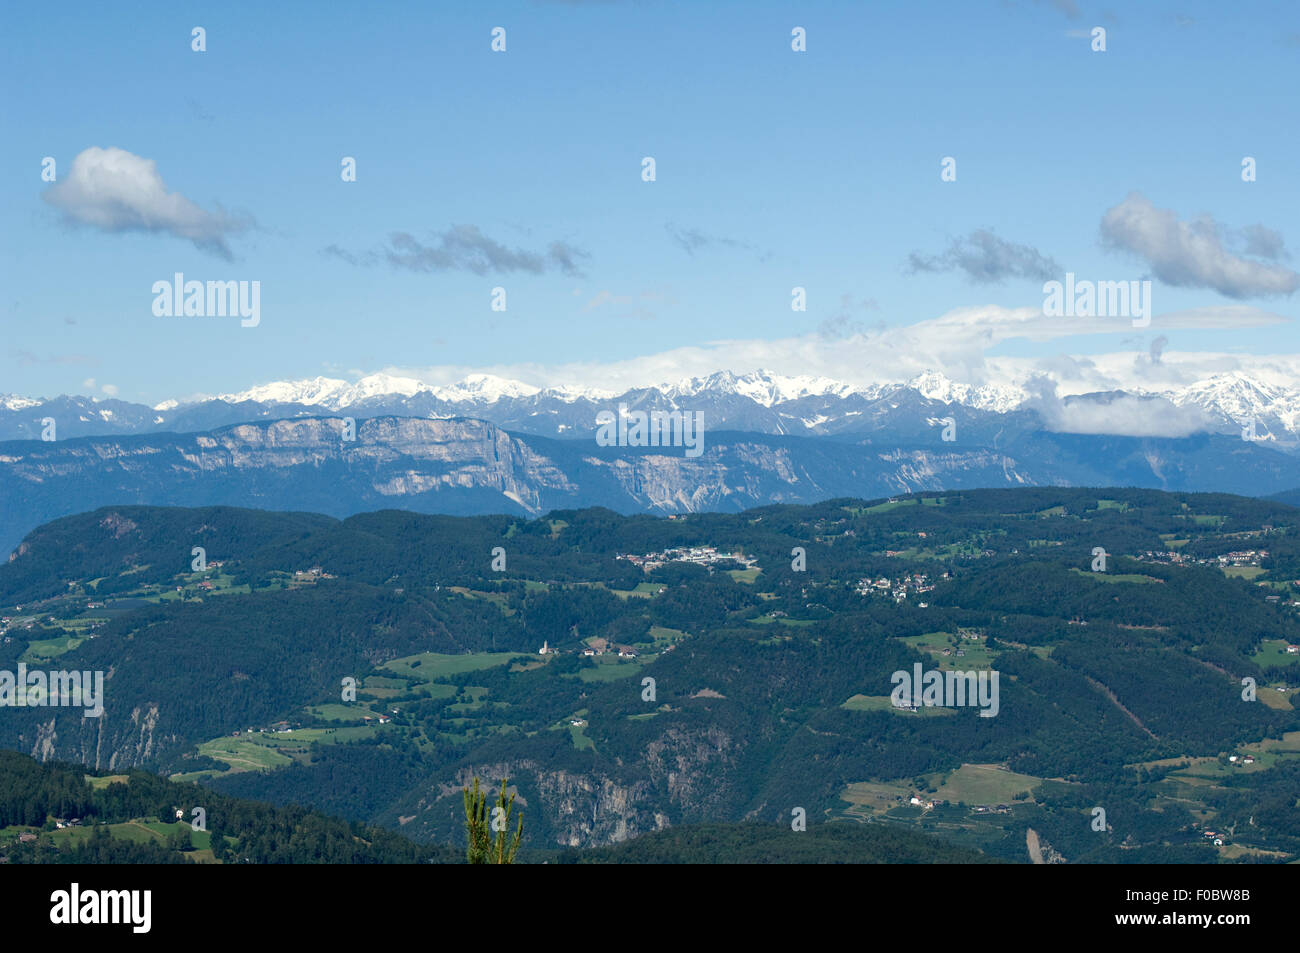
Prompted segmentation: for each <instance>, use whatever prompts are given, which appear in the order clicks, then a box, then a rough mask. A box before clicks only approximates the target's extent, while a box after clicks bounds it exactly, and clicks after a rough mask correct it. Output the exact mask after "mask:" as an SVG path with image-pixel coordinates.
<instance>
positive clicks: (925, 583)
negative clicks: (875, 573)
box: [854, 572, 948, 609]
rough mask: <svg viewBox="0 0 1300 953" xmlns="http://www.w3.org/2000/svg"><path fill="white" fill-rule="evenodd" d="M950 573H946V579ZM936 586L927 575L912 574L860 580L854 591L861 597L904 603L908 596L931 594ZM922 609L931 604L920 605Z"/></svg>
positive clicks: (923, 603)
mask: <svg viewBox="0 0 1300 953" xmlns="http://www.w3.org/2000/svg"><path fill="white" fill-rule="evenodd" d="M947 575H948V573H944V576H945V578H946V577H947ZM933 589H934V584H933V583H931V582H930V577H929V576H927V575H926V574H925V573H921V572H917V573H912V574H911V575H910V576H900V577H899V578H897V579H889V578H887V577H886V576H881V577H880V578H879V579H871V578H870V577H864V578H862V579H859V580H858V582H857V585H856V587H855V588H854V591H855V592H856V593H857V594H858V595H860V596H890V597H892V598H893V600H894V601H895V602H902V601H903V600H905V599H906V598H907V594H908V593H909V592H911V593H922V592H931V591H932V590H933ZM920 606H921V608H922V609H925V608H927V607H928V606H929V603H926V602H922V603H920Z"/></svg>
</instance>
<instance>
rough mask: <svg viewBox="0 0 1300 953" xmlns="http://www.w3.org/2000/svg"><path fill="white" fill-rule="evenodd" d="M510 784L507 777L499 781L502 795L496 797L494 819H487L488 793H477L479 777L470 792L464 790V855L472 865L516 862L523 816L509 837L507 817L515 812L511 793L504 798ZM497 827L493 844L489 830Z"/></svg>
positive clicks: (522, 829) (466, 789)
mask: <svg viewBox="0 0 1300 953" xmlns="http://www.w3.org/2000/svg"><path fill="white" fill-rule="evenodd" d="M509 784H510V780H509V779H508V778H506V779H503V780H502V782H501V792H500V794H499V795H498V796H497V807H496V810H495V811H494V812H493V813H494V814H495V815H496V817H495V818H493V819H489V818H488V809H487V792H486V791H480V790H479V786H478V778H477V777H476V778H474V787H473V789H470V788H465V831H466V838H467V841H468V846H467V848H466V852H465V856H466V859H467V860H468V861H469V863H471V864H513V863H514V862H515V854H516V853H518V851H519V841H520V840H521V839H522V838H523V835H524V816H523V814H520V815H519V824H518V827H517V828H516V829H515V835H514V837H513V838H511V837H510V814H511V812H512V811H513V810H514V805H515V796H514V795H513V794H511V795H510V797H509V798H508V799H507V797H506V788H507V787H508V786H509ZM494 821H495V823H494ZM498 824H499V827H498V828H497V830H496V838H495V843H494V838H493V836H492V833H493V832H492V828H493V827H494V826H497V825H498Z"/></svg>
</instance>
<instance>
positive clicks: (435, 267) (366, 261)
mask: <svg viewBox="0 0 1300 953" xmlns="http://www.w3.org/2000/svg"><path fill="white" fill-rule="evenodd" d="M322 253H323V254H325V255H329V256H332V257H335V258H339V259H341V260H342V261H346V262H347V263H348V264H350V265H360V266H364V265H373V264H376V263H377V262H379V261H386V262H388V264H390V265H392V266H393V267H394V268H401V269H404V270H406V271H418V272H435V271H469V272H472V273H474V274H476V275H485V274H488V273H489V272H493V273H502V274H506V273H510V272H519V271H522V272H528V273H530V274H535V275H540V274H543V273H545V272H548V271H559V272H562V273H563V274H566V275H573V276H579V277H580V276H582V270H581V267H580V263H581V262H582V261H585V260H586V259H588V258H590V257H591V256H590V254H589V253H587V252H586V251H583V250H582V249H581V248H576V247H574V246H573V245H570V244H568V243H567V242H563V241H553V242H551V243H550V244H549V245H548V246H547V247H546V249H545V250H544V251H529V250H528V249H524V248H509V247H507V246H506V245H503V244H502V243H501V242H498V241H496V240H495V239H492V238H489V237H488V236H487V235H485V234H483V232H482V230H481V229H479V227H478V226H477V225H453V226H452V227H451V228H449V229H447V230H446V231H444V232H441V233H439V234H435V235H434V237H433V240H432V241H431V242H430V243H429V244H425V243H424V242H422V241H420V240H419V239H417V238H416V237H415V236H414V235H411V234H410V233H409V232H393V233H392V234H391V235H389V237H388V241H387V243H386V244H384V245H383V246H381V247H380V248H379V249H378V250H375V251H366V252H360V253H356V252H351V251H348V250H347V249H344V248H341V247H339V246H338V245H329V246H328V247H326V248H324V249H322Z"/></svg>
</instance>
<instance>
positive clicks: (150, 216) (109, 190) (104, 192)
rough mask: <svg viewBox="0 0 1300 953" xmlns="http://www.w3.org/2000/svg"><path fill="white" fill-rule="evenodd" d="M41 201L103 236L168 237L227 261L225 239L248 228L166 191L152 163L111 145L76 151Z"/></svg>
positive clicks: (241, 220) (249, 221)
mask: <svg viewBox="0 0 1300 953" xmlns="http://www.w3.org/2000/svg"><path fill="white" fill-rule="evenodd" d="M41 197H42V198H43V199H44V200H45V201H46V202H48V203H49V204H50V205H53V206H54V207H55V208H57V209H59V210H60V211H61V212H62V213H63V215H64V218H65V219H66V220H67V221H69V222H73V223H76V224H80V225H89V226H92V227H94V228H99V229H102V230H103V231H106V232H155V233H162V234H168V235H173V236H175V237H177V238H183V239H186V240H187V241H191V242H193V243H194V245H195V246H196V247H198V248H200V249H202V250H203V251H206V252H210V253H211V254H214V255H217V256H218V257H220V258H224V259H226V260H227V261H230V260H232V259H233V258H234V256H233V254H232V253H231V251H230V245H229V243H228V241H227V239H228V238H229V237H230V236H232V235H235V234H237V233H239V232H242V231H245V230H246V229H248V228H250V227H251V226H252V224H253V222H252V219H250V218H247V217H243V218H239V217H235V216H231V215H229V214H227V213H226V212H225V211H223V210H221V209H220V208H218V210H217V211H215V212H209V211H206V210H205V209H202V208H200V207H199V206H198V205H196V204H195V203H193V202H191V201H190V200H189V199H187V198H186V197H185V196H183V195H181V194H180V193H179V192H169V191H167V186H166V184H165V183H164V182H163V179H162V176H161V175H159V174H158V166H157V163H155V162H154V160H152V159H146V158H143V157H142V156H138V155H135V154H133V153H130V152H127V151H126V150H125V149H118V148H116V147H110V148H108V149H101V148H99V147H98V146H92V147H91V148H89V149H86V150H85V151H83V152H81V153H79V154H78V155H77V156H76V157H75V158H74V159H73V160H72V164H71V167H70V168H69V170H68V172H67V174H66V175H64V176H63V177H61V178H60V179H59V181H58V182H56V183H55V184H54V185H52V186H50V187H49V188H48V189H46V190H45V192H44V193H43V195H42V196H41Z"/></svg>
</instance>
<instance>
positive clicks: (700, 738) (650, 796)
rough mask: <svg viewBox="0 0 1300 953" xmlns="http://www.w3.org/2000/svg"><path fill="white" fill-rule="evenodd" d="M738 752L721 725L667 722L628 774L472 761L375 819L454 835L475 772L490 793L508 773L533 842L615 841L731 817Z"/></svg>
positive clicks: (411, 831) (412, 831) (438, 836)
mask: <svg viewBox="0 0 1300 953" xmlns="http://www.w3.org/2000/svg"><path fill="white" fill-rule="evenodd" d="M739 753H740V751H739V746H738V745H737V743H736V741H735V740H734V739H733V738H732V737H731V736H730V735H729V734H728V733H727V732H725V731H722V730H721V729H717V728H711V729H707V730H683V729H680V728H670V729H668V730H667V731H665V732H664V733H663V734H662V735H661V736H660V737H659V738H657V739H656V740H655V741H653V742H651V743H650V744H649V745H647V746H646V749H645V759H644V761H643V762H641V763H640V764H639V765H638V768H639V769H640V770H638V771H637V772H636V773H635V774H633V773H632V772H629V771H628V770H626V767H625V766H623V765H619V764H610V763H600V762H597V766H593V768H592V769H591V770H585V771H577V770H573V769H572V768H568V767H559V766H555V765H548V764H547V763H546V762H545V761H543V760H540V759H531V758H525V759H518V760H509V761H489V762H475V763H472V764H466V765H464V766H462V767H461V768H460V769H459V770H457V771H456V772H455V773H454V775H453V776H451V777H449V778H445V779H431V780H430V781H429V782H428V783H427V784H426V785H424V786H422V788H421V790H420V791H419V792H416V793H415V794H413V795H412V799H408V800H406V801H404V802H403V803H402V804H400V805H399V806H398V807H396V808H394V809H393V810H392V811H391V817H385V818H383V819H382V820H383V821H384V822H385V823H392V824H394V825H397V826H400V828H401V829H402V830H403V832H404V833H406V834H408V835H411V836H417V837H428V838H431V839H434V840H442V841H448V840H452V841H454V840H455V838H456V837H457V836H458V835H460V834H461V833H462V832H463V830H464V824H465V815H464V804H463V793H462V792H463V791H464V789H465V788H466V787H468V786H470V785H472V784H473V781H474V778H476V777H477V778H478V779H479V783H480V785H485V786H487V787H488V788H490V789H491V791H492V794H491V795H490V796H491V797H493V798H494V797H495V792H496V790H497V788H496V785H497V784H499V783H500V780H501V779H502V778H508V779H509V780H510V786H509V789H508V790H509V793H511V794H514V795H515V806H516V809H517V810H518V811H522V812H523V813H524V814H525V816H526V819H525V826H526V827H527V828H528V830H529V831H530V832H532V834H533V836H538V837H540V839H541V843H549V844H552V845H554V846H557V847H592V846H599V845H603V844H616V843H619V842H620V841H624V840H627V839H628V838H630V837H635V836H637V835H639V834H644V833H647V832H649V831H656V830H660V829H662V828H664V827H668V826H669V825H670V824H680V823H683V822H692V821H694V822H701V821H717V820H722V819H732V818H731V817H730V813H731V812H730V811H729V810H726V805H725V803H724V802H725V800H726V798H727V796H728V792H729V791H730V790H731V788H730V782H729V775H730V773H731V772H732V771H733V770H734V768H735V766H736V761H737V758H738V756H739Z"/></svg>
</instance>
